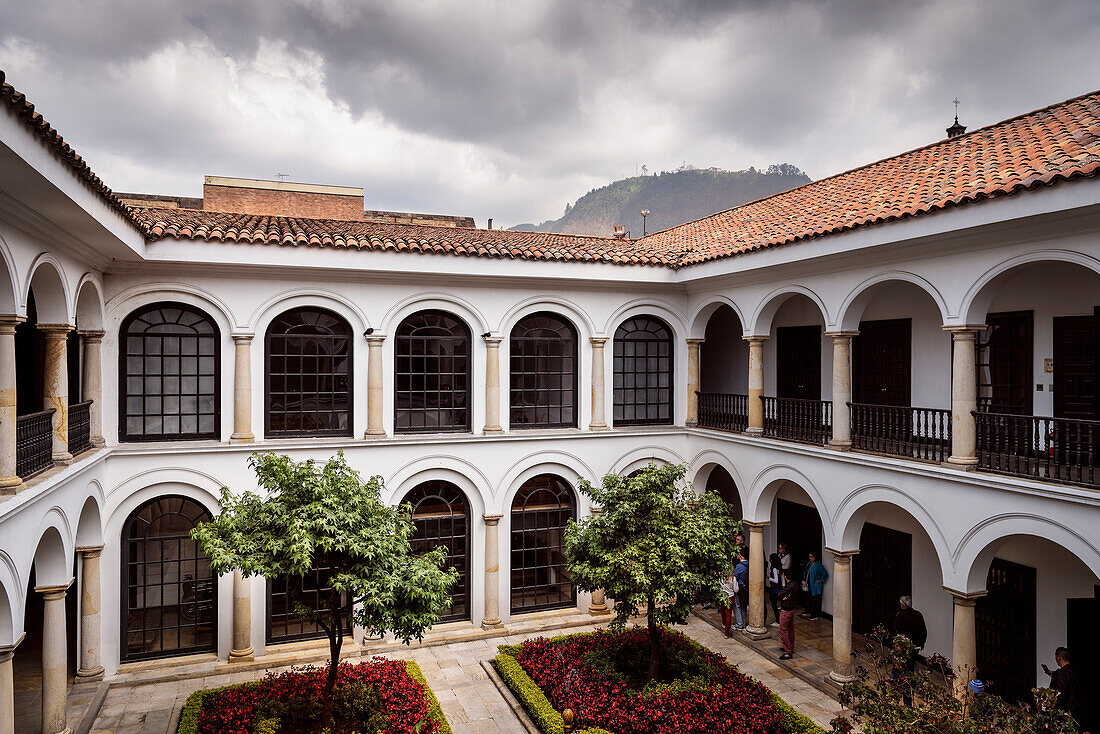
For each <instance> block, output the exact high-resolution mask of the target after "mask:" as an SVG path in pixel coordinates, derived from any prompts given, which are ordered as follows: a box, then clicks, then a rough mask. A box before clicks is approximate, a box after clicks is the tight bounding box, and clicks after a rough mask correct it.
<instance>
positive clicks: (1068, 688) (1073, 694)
mask: <svg viewBox="0 0 1100 734" xmlns="http://www.w3.org/2000/svg"><path fill="white" fill-rule="evenodd" d="M1054 661H1055V662H1056V663H1058V670H1055V671H1054V672H1051V670H1050V668H1048V667H1047V666H1046V663H1043V671H1044V672H1045V673H1046V674H1047V675H1049V676H1050V687H1051V688H1053V689H1054V690H1056V691H1058V701H1057V702H1056V703H1055V704H1054V705H1055V706H1056V707H1057V708H1059V709H1061V710H1062V711H1065V712H1066V713H1068V714H1069V715H1070V716H1072V717H1073V718H1075V719H1076V718H1077V698H1078V696H1077V693H1078V685H1077V673H1075V672H1074V671H1073V667H1072V666H1071V665H1070V656H1069V650H1067V649H1066V648H1064V647H1059V648H1058V649H1057V650H1055V651H1054Z"/></svg>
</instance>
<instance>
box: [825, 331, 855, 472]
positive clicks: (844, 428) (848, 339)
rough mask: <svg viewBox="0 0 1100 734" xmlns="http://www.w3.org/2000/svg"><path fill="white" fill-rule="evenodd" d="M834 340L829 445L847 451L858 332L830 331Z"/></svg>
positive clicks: (849, 446) (829, 333)
mask: <svg viewBox="0 0 1100 734" xmlns="http://www.w3.org/2000/svg"><path fill="white" fill-rule="evenodd" d="M825 336H828V337H832V339H833V440H832V441H829V445H830V446H833V447H835V448H838V449H841V450H842V451H846V450H848V449H850V448H852V414H851V410H850V409H849V408H848V403H850V402H852V337H854V336H859V332H858V331H830V332H828V333H827V334H825Z"/></svg>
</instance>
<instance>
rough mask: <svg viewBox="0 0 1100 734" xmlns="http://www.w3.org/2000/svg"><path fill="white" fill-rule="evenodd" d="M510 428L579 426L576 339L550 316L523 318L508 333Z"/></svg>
mask: <svg viewBox="0 0 1100 734" xmlns="http://www.w3.org/2000/svg"><path fill="white" fill-rule="evenodd" d="M509 351H510V352H511V357H510V360H511V391H510V392H511V403H510V405H511V412H510V417H509V421H508V422H509V425H511V427H512V428H523V427H526V426H538V427H540V428H564V427H570V426H576V425H577V334H576V331H575V330H574V329H573V325H572V324H570V323H569V322H568V321H566V320H565V319H563V318H561V317H560V316H557V315H556V314H552V313H536V314H532V315H530V316H527V317H525V318H524V319H522V320H521V321H520V322H519V323H517V324H516V325H515V326H514V327H513V328H512V336H511V340H510V345H509Z"/></svg>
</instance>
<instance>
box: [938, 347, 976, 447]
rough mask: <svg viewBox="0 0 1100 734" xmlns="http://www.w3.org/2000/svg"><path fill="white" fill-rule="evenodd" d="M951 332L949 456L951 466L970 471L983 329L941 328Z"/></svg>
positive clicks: (974, 441) (974, 438) (973, 445)
mask: <svg viewBox="0 0 1100 734" xmlns="http://www.w3.org/2000/svg"><path fill="white" fill-rule="evenodd" d="M943 328H944V330H945V331H949V332H951V346H952V350H951V456H950V457H949V458H948V459H947V461H948V462H950V463H952V464H958V465H960V466H962V467H963V468H971V467H973V466H975V465H977V463H978V444H977V438H978V437H977V432H976V431H975V428H974V411H975V410H977V409H978V369H977V365H976V364H975V361H976V358H977V356H978V355H977V351H978V350H977V339H978V331H979V330H980V329H984V328H985V327H984V326H977V325H968V326H945V327H943Z"/></svg>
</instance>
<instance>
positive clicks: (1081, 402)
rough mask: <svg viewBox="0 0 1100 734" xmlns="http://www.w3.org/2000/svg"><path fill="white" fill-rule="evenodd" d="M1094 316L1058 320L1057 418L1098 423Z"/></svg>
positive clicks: (1095, 320)
mask: <svg viewBox="0 0 1100 734" xmlns="http://www.w3.org/2000/svg"><path fill="white" fill-rule="evenodd" d="M1097 320H1098V319H1097V317H1096V316H1095V315H1094V316H1060V317H1057V318H1055V319H1054V417H1055V418H1078V419H1084V420H1096V419H1097V418H1098V417H1100V410H1098V408H1100V401H1098V400H1097V395H1096V386H1097V364H1098V360H1097V358H1096V352H1097V337H1096V331H1097V327H1096V323H1097Z"/></svg>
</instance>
